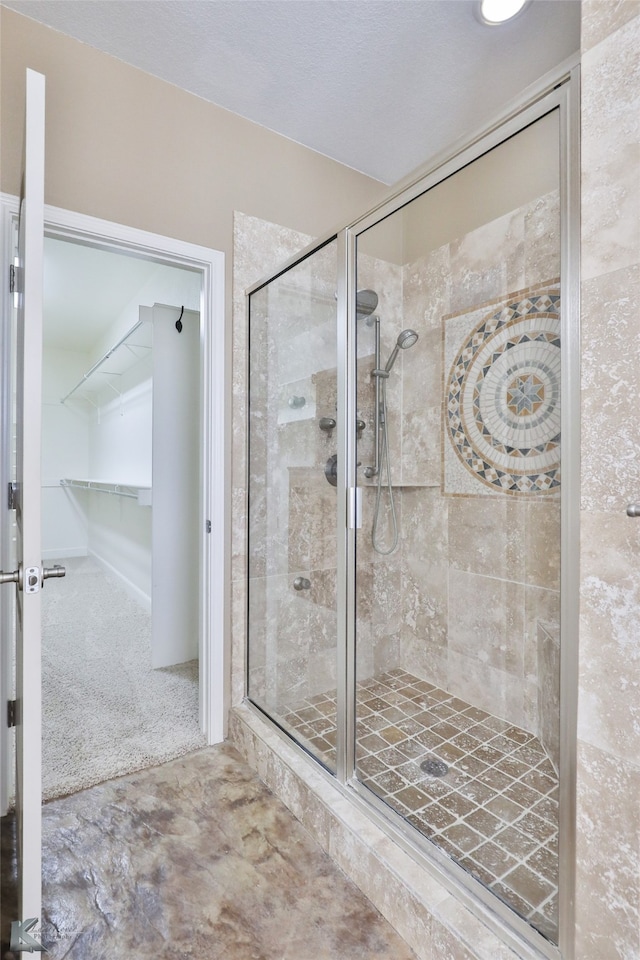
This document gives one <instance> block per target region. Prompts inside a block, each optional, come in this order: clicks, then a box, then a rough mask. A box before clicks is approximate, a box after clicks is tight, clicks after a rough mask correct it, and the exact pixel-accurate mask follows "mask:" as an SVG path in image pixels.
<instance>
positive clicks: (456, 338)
mask: <svg viewBox="0 0 640 960" xmlns="http://www.w3.org/2000/svg"><path fill="white" fill-rule="evenodd" d="M559 309H560V290H559V289H558V287H557V286H555V287H553V286H549V285H546V286H545V287H541V288H538V289H535V290H534V289H531V290H529V291H527V293H526V294H514V295H511V296H510V297H509V298H507V299H505V300H503V301H502V302H500V303H497V304H496V303H494V304H493V306H492V307H491V308H490V309H488V310H487V308H486V307H485V308H484V309H483V310H478V309H474V310H472V311H469V312H468V313H466V314H461V315H458V316H456V317H455V318H446V319H445V355H446V354H447V353H449V356H451V355H453V360H452V362H451V366H450V368H449V375H448V378H447V382H446V384H445V389H446V411H445V419H446V428H447V429H446V433H447V437H448V441H449V446H450V448H451V449H453V451H454V452H455V456H456V459H457V461H458V463H459V464H461V465H462V467H463V468H464V472H465V474H466V476H467V483H464V482H462V483H461V484H460V483H456V482H455V479H453V478H455V473H454V474H453V478H452V475H451V471H450V470H449V471H447V469H446V464H445V493H470V492H471V493H477V492H478V487H477V483H478V482H480V483H481V484H483V485H484V486H485V487H490V488H492V489H493V490H494V491H495V492H503V493H510V494H538V495H539V494H543V493H555V492H557V491H558V489H559V487H560V317H559ZM479 314H480V317H479ZM450 320H454V321H455V323H450V322H448V321H450ZM470 478H473V480H472V486H471V488H469V479H470ZM452 479H453V482H451V481H452ZM448 480H449V482H447V481H448ZM474 481H475V483H474ZM461 487H462V489H461Z"/></svg>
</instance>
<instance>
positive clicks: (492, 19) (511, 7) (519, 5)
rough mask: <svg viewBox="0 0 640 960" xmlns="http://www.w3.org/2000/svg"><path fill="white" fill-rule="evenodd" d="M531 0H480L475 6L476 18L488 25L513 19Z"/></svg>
mask: <svg viewBox="0 0 640 960" xmlns="http://www.w3.org/2000/svg"><path fill="white" fill-rule="evenodd" d="M530 2H531V0H480V2H479V3H478V6H477V10H478V18H479V20H480V22H481V23H486V24H487V25H488V26H490V27H495V26H498V25H499V24H501V23H506V21H507V20H513V18H514V17H517V16H518V14H519V13H522V11H523V10H524V8H525V7H527V6H528V5H529V3H530Z"/></svg>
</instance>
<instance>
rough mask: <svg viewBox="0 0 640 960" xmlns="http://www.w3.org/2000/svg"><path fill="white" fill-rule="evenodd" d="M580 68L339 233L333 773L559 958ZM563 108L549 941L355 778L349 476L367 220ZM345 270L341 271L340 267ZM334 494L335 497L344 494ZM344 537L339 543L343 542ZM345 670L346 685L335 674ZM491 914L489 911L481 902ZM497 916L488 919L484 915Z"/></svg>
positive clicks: (431, 861)
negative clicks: (555, 803) (555, 892)
mask: <svg viewBox="0 0 640 960" xmlns="http://www.w3.org/2000/svg"><path fill="white" fill-rule="evenodd" d="M579 73H580V70H579V66H573V67H572V69H571V70H569V71H567V73H566V74H565V76H564V77H562V78H561V79H560V80H559V81H558V82H557V83H556V84H554V85H553V87H551V88H550V89H547V90H545V91H543V92H542V93H539V94H538V96H536V97H534V98H532V99H529V100H528V101H527V100H523V102H522V103H521V105H520V106H519V107H516V108H514V110H513V111H512V113H511V114H510V115H509V116H507V117H505V118H503V119H502V120H501V121H499V122H497V123H496V124H495V125H494V126H493V127H492V128H491V129H490V130H489V131H488V132H487V133H486V134H485V135H484V136H482V137H478V138H477V139H476V140H475V141H474V142H473V143H472V144H471V145H469V146H467V147H466V148H465V149H463V150H461V151H460V152H458V153H456V154H455V155H453V156H451V157H450V158H449V159H447V160H445V161H444V162H443V163H441V164H438V165H435V166H434V167H433V168H432V170H431V171H427V172H426V173H423V174H422V175H421V176H420V177H419V178H417V179H414V180H413V181H412V182H410V183H409V184H407V185H406V186H404V187H402V188H401V189H399V190H397V191H396V192H395V193H394V194H393V196H391V197H390V198H389V199H387V200H385V201H384V202H383V203H381V204H380V205H379V206H378V207H376V208H375V209H374V210H372V211H370V212H368V213H367V214H365V215H364V216H363V217H362V218H360V219H359V220H357V221H355V222H354V223H352V224H351V225H349V226H348V227H346V228H345V229H344V230H343V231H342V232H341V233H339V234H338V250H339V254H338V261H339V266H338V319H337V340H338V344H337V347H338V352H337V356H338V384H337V386H338V428H337V440H338V493H339V495H338V510H337V518H336V520H337V538H338V539H337V542H338V578H337V593H338V596H337V610H338V694H337V699H338V756H337V777H338V780H339V781H340V782H341V783H342V784H343V785H344V787H345V788H346V790H347V791H348V792H349V793H350V794H351V795H355V796H356V797H357V798H358V801H360V802H362V804H364V805H366V807H367V808H368V809H369V811H370V813H371V815H372V816H374V817H375V819H376V821H377V822H379V823H380V824H381V825H384V821H385V820H386V821H387V827H388V826H389V825H392V828H393V834H394V839H396V840H397V841H398V842H399V843H400V844H401V845H402V846H403V847H404V848H405V849H407V850H408V851H409V852H410V853H412V854H414V855H415V856H416V858H417V859H419V860H420V862H422V863H425V864H428V868H429V869H430V870H431V871H432V872H433V873H434V874H435V875H436V876H437V877H438V879H439V880H441V881H442V882H443V883H444V884H445V885H446V886H448V887H449V888H450V889H452V890H453V889H455V892H456V894H457V895H458V896H462V898H463V899H464V901H465V902H466V903H467V905H468V906H470V907H471V908H472V909H473V908H474V905H475V909H476V910H477V908H478V906H477V904H478V900H480V901H481V902H482V904H483V905H484V907H485V908H487V909H488V910H490V911H491V913H492V914H493V915H494V916H495V919H496V921H497V924H496V925H495V929H496V930H497V931H499V933H500V935H501V936H503V938H505V940H506V942H507V943H508V942H509V941H510V942H511V945H512V946H513V947H514V948H516V949H519V950H522V947H523V941H525V942H526V943H527V944H529V945H530V947H531V948H532V950H533V951H534V952H533V953H532V956H536V955H537V956H545V957H548V958H553V960H558V958H560V957H562V960H573V958H574V909H575V907H574V902H575V894H574V890H575V849H576V838H575V818H576V802H575V791H576V727H577V680H578V659H577V649H578V604H579V579H578V567H577V562H576V560H575V558H576V557H577V555H578V554H577V545H578V542H579V502H580V448H579V438H580V428H579V420H580V376H579V374H580V370H579V358H580V337H579V329H580V324H579V319H580V286H579V277H580V274H579V262H580V261H579V244H580V221H579V209H580V195H579V181H580V164H579V123H580V113H579V89H580V79H579ZM555 110H558V111H559V138H560V156H559V158H558V164H559V172H560V221H561V227H560V247H561V255H560V259H561V269H560V276H561V318H562V320H561V322H562V360H561V363H562V373H561V382H562V386H561V392H562V397H561V431H562V432H561V435H562V452H561V461H562V488H561V532H560V541H561V558H562V560H561V579H560V607H561V618H560V619H561V631H560V635H561V666H560V740H561V760H560V807H559V809H560V814H559V864H560V877H559V889H560V906H559V946H558V947H555V945H553V944H551V943H550V942H549V941H547V940H546V939H545V938H544V937H543V936H542V935H540V934H539V933H538V932H537V931H536V930H535V929H534V928H532V927H530V926H529V924H528V923H527V922H526V921H524V920H522V919H521V918H520V917H518V916H517V915H516V914H515V913H514V911H513V910H511V908H510V907H507V906H506V905H505V904H503V903H502V902H501V901H500V900H499V899H498V898H497V897H496V896H495V894H493V893H491V892H490V891H489V890H488V889H486V888H484V887H482V886H481V885H480V883H479V882H478V881H476V880H475V879H473V878H472V877H471V876H470V875H469V874H467V873H466V871H464V869H463V868H462V867H459V866H458V865H457V864H453V863H452V861H451V860H450V859H449V858H448V857H447V856H446V855H445V854H444V853H443V852H442V851H440V850H439V849H437V848H434V844H432V843H430V842H429V841H426V840H424V839H423V838H422V837H420V836H419V835H417V831H416V830H415V829H414V828H413V827H411V826H410V825H409V824H407V823H406V822H405V821H404V820H403V818H402V817H400V815H399V814H396V813H395V812H394V811H392V810H391V809H390V808H388V807H387V806H386V804H384V802H383V801H382V800H380V799H379V798H378V797H377V796H375V795H374V794H373V793H372V792H371V791H370V790H369V789H368V788H367V787H365V786H364V785H363V784H361V783H360V781H359V780H358V779H357V778H356V775H355V740H356V728H355V719H356V702H355V701H356V697H355V679H356V678H355V664H356V618H355V610H356V596H357V583H356V564H355V552H356V527H357V524H358V520H359V512H360V511H359V496H360V495H359V492H358V485H357V476H356V465H357V464H356V461H357V454H356V427H355V424H356V417H357V404H356V389H357V368H356V360H357V353H356V320H357V310H356V291H357V278H356V252H357V241H358V237H359V236H360V235H361V234H363V233H364V232H365V231H366V230H368V229H369V228H371V227H373V226H374V225H375V224H377V223H379V222H381V221H382V220H384V219H385V218H386V217H388V216H390V215H392V214H393V213H395V212H396V211H397V210H399V209H400V208H402V207H403V206H406V205H407V204H409V203H410V202H411V201H413V200H415V199H416V198H417V197H419V196H421V195H422V194H424V193H426V192H427V191H428V190H430V189H431V188H433V187H435V186H437V184H439V183H441V182H442V181H443V180H445V179H447V178H448V177H450V176H452V175H453V174H455V173H456V172H457V171H458V170H460V169H462V168H463V167H465V166H467V165H468V164H470V163H472V162H473V161H474V160H477V159H478V158H479V157H481V156H482V155H483V154H485V153H487V152H488V151H489V150H491V149H493V148H494V147H497V146H498V145H499V144H500V143H502V142H504V141H505V140H507V139H508V138H509V137H511V136H514V135H515V134H517V133H518V132H520V131H521V130H523V129H524V128H525V127H527V126H529V125H530V124H532V123H534V122H535V121H537V120H539V119H541V118H542V117H543V116H545V115H546V114H549V113H551V112H552V111H555ZM343 274H344V275H343ZM340 492H341V493H342V496H340ZM341 544H342V547H341ZM341 677H342V684H341V682H340V678H341ZM483 916H484V918H485V920H486V916H487V915H486V912H483ZM491 925H493V924H491Z"/></svg>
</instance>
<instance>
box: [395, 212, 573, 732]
mask: <svg viewBox="0 0 640 960" xmlns="http://www.w3.org/2000/svg"><path fill="white" fill-rule="evenodd" d="M558 275H559V220H558V197H557V193H553V194H549V195H547V196H545V197H541V198H539V199H538V200H535V201H534V202H532V203H530V204H527V205H526V206H525V207H523V208H521V209H519V210H516V211H513V212H512V213H510V214H508V215H506V216H503V217H500V218H498V219H496V220H494V221H492V222H490V223H487V224H485V225H484V226H482V227H480V228H478V229H477V230H474V231H473V232H471V233H469V234H467V235H466V236H465V237H463V238H462V239H460V240H457V241H454V242H452V243H449V244H447V245H445V246H443V247H440V248H439V249H437V250H434V251H433V252H432V253H430V254H429V255H428V256H426V257H424V258H423V259H421V260H419V261H417V262H414V263H411V264H409V265H407V266H406V267H405V268H404V277H403V280H404V282H403V317H404V326H409V327H414V328H415V329H416V330H418V331H419V332H420V339H419V340H418V343H417V344H416V346H415V347H413V348H412V349H411V350H409V351H406V352H405V354H404V356H403V370H402V374H403V375H402V396H401V410H402V416H401V436H402V455H401V461H402V489H401V505H402V534H403V537H402V559H401V585H402V598H403V610H402V624H401V654H400V663H399V664H398V665H399V666H402V668H403V669H405V670H408V671H409V672H411V673H415V674H418V675H419V676H423V677H425V678H426V679H430V680H432V681H433V682H434V683H437V684H438V685H440V686H443V687H445V688H446V689H447V690H450V691H451V692H452V693H454V694H455V695H456V696H458V697H461V698H462V699H464V700H467V701H468V702H470V703H474V704H476V705H477V706H479V707H480V708H482V709H485V710H487V711H489V712H492V713H494V714H497V715H499V716H501V717H503V718H504V719H506V720H509V721H510V722H512V723H515V724H517V725H518V726H521V727H524V728H525V729H527V730H530V731H531V732H533V733H536V734H539V733H540V732H541V730H540V717H541V715H543V714H544V712H545V708H546V706H547V699H548V693H549V692H550V691H551V692H552V691H553V690H554V689H555V686H554V684H555V683H556V682H557V678H554V684H552V685H551V687H549V686H548V685H547V686H546V687H544V688H543V687H542V685H541V684H540V678H539V669H538V659H539V650H538V628H539V624H540V623H550V624H551V625H552V626H551V628H552V629H553V626H554V625H557V623H558V618H559V599H558V597H559V594H558V591H559V559H560V557H559V552H560V551H559V546H560V544H559V523H560V514H559V496H558V495H557V494H554V493H546V494H541V495H537V496H533V497H532V496H529V495H527V494H521V493H511V494H509V495H505V494H500V493H495V492H494V491H493V490H492V489H490V488H487V487H486V486H484V485H483V484H482V482H480V481H479V480H477V479H476V478H475V477H470V479H471V484H470V485H469V487H468V490H471V489H472V488H473V486H474V485H475V487H476V488H477V494H471V493H470V492H466V493H463V494H455V495H450V494H447V493H445V492H443V465H442V458H443V453H444V450H445V445H447V444H449V440H448V438H447V437H443V435H442V433H443V426H442V425H443V416H442V405H443V402H444V400H443V398H444V396H445V388H444V380H445V376H446V375H447V374H448V369H443V318H446V317H448V316H450V315H452V314H463V313H464V312H465V311H468V310H469V309H470V308H472V307H478V306H481V305H483V304H487V307H486V312H488V313H490V312H491V308H490V306H489V304H492V303H496V302H498V303H499V302H500V300H501V299H502V300H504V299H505V297H506V296H509V295H510V294H512V293H514V292H516V291H520V290H524V289H529V290H530V289H531V288H534V287H536V286H537V285H539V284H542V283H545V282H546V281H550V280H553V279H555V278H557V277H558ZM445 366H448V363H447V364H445ZM549 705H550V704H549ZM556 718H557V711H556Z"/></svg>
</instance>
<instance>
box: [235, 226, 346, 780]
mask: <svg viewBox="0 0 640 960" xmlns="http://www.w3.org/2000/svg"><path fill="white" fill-rule="evenodd" d="M336 272H337V249H336V241H335V240H334V241H332V242H331V243H329V244H327V245H325V246H324V247H322V248H321V249H320V250H318V251H316V252H315V253H314V254H312V255H311V256H309V257H307V258H306V259H305V260H303V261H302V262H300V263H298V264H296V265H295V266H293V267H291V268H290V269H289V270H287V271H286V272H285V273H283V274H282V275H281V276H279V277H277V278H276V279H275V280H273V281H272V282H271V283H269V284H268V285H267V286H265V287H263V288H261V289H260V290H258V291H257V292H256V293H254V294H252V295H251V297H250V303H249V317H250V319H249V336H250V347H249V518H248V520H249V613H248V616H249V629H248V633H249V651H248V671H249V686H248V690H249V697H250V699H251V700H252V701H253V702H254V703H255V704H256V705H257V706H259V707H261V709H263V710H264V711H265V712H266V713H267V714H269V716H271V717H272V719H274V720H275V721H276V722H277V723H279V724H280V726H281V727H283V728H284V729H285V730H286V731H287V732H288V733H290V734H291V735H292V736H294V737H295V738H296V739H297V740H298V742H299V743H301V744H302V745H303V746H304V747H305V748H306V749H307V750H309V751H310V752H311V753H313V754H314V755H315V756H316V757H317V758H318V759H319V760H321V761H322V762H323V763H324V764H325V765H326V766H328V767H329V768H330V769H331V770H335V763H336V635H337V616H336V562H337V557H336V487H335V485H334V484H333V483H331V482H329V481H328V479H327V475H326V474H329V477H330V478H331V479H332V480H335V477H332V476H331V474H332V470H333V469H334V467H335V459H332V458H334V457H335V454H336V443H337V437H336V427H335V422H336V417H337V413H336V398H337V392H336Z"/></svg>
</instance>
